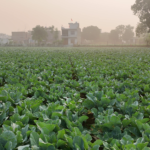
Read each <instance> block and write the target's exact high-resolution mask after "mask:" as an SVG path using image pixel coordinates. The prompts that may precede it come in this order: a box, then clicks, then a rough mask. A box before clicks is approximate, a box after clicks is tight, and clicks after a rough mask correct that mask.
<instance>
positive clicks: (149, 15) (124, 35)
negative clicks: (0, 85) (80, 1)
mask: <svg viewBox="0 0 150 150" xmlns="http://www.w3.org/2000/svg"><path fill="white" fill-rule="evenodd" d="M131 10H132V11H133V12H134V15H137V16H138V17H139V20H140V22H139V23H138V25H137V27H136V29H135V32H136V37H137V39H138V40H140V39H142V40H143V41H145V42H146V43H147V44H150V0H136V1H135V4H134V5H132V6H131ZM48 29H49V30H50V31H51V32H52V33H53V34H54V39H55V40H56V41H57V38H58V29H56V28H54V26H52V27H49V28H48ZM46 30H47V28H44V27H42V26H36V27H35V28H33V30H32V36H33V39H34V40H35V41H37V42H38V43H41V42H43V41H45V40H46V38H47V36H48V35H47V32H46ZM81 36H82V41H83V43H87V44H88V43H90V42H92V43H103V44H130V43H133V42H135V38H134V27H132V26H131V25H119V26H117V27H116V28H115V29H113V30H111V31H110V32H102V30H101V29H100V28H98V27H97V26H88V27H84V28H83V30H82V32H81Z"/></svg>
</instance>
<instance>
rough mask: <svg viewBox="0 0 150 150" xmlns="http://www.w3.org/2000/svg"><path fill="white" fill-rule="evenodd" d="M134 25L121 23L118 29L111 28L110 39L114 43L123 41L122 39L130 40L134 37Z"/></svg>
mask: <svg viewBox="0 0 150 150" xmlns="http://www.w3.org/2000/svg"><path fill="white" fill-rule="evenodd" d="M133 29H134V28H133V27H132V26H130V25H127V26H125V25H119V26H117V27H116V29H114V30H111V32H110V35H109V39H110V41H111V42H113V43H120V42H121V43H122V41H126V42H128V41H130V40H132V39H133V37H134V32H133Z"/></svg>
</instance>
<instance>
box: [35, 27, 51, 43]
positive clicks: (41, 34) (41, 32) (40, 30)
mask: <svg viewBox="0 0 150 150" xmlns="http://www.w3.org/2000/svg"><path fill="white" fill-rule="evenodd" d="M47 36H48V34H47V32H46V30H45V28H44V27H42V26H40V25H38V26H36V27H35V28H33V29H32V38H33V40H35V41H37V42H38V44H40V43H41V42H42V41H43V40H46V39H47Z"/></svg>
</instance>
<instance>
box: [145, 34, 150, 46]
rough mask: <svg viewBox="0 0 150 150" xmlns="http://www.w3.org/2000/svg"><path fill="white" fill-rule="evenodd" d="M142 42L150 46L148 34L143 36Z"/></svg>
mask: <svg viewBox="0 0 150 150" xmlns="http://www.w3.org/2000/svg"><path fill="white" fill-rule="evenodd" d="M144 40H145V42H146V43H147V45H149V44H150V33H147V34H145V37H144Z"/></svg>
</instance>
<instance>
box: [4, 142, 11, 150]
mask: <svg viewBox="0 0 150 150" xmlns="http://www.w3.org/2000/svg"><path fill="white" fill-rule="evenodd" d="M5 148H6V150H12V142H11V141H9V142H7V143H6V145H5Z"/></svg>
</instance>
